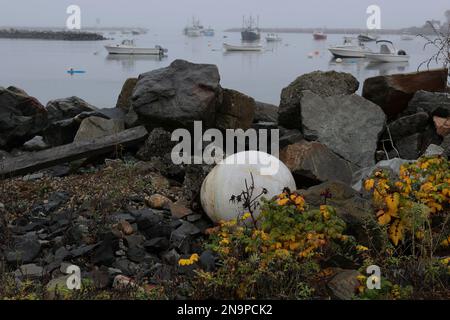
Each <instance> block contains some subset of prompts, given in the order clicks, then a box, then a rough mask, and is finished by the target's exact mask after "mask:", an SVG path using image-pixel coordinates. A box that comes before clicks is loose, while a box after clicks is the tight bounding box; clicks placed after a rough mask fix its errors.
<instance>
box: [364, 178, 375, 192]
mask: <svg viewBox="0 0 450 320" xmlns="http://www.w3.org/2000/svg"><path fill="white" fill-rule="evenodd" d="M374 185H375V180H374V179H368V180H366V182H365V183H364V188H365V189H366V190H367V191H370V190H372V189H373V187H374Z"/></svg>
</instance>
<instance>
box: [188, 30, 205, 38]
mask: <svg viewBox="0 0 450 320" xmlns="http://www.w3.org/2000/svg"><path fill="white" fill-rule="evenodd" d="M186 35H187V36H188V37H200V36H201V35H202V33H201V31H200V30H188V31H187V33H186Z"/></svg>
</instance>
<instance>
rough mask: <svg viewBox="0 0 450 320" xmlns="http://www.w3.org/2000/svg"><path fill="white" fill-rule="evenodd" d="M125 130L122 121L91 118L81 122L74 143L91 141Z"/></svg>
mask: <svg viewBox="0 0 450 320" xmlns="http://www.w3.org/2000/svg"><path fill="white" fill-rule="evenodd" d="M123 130H125V124H124V122H123V121H121V120H113V119H109V120H108V119H104V118H100V117H89V118H86V119H84V120H83V121H82V122H81V125H80V128H79V129H78V131H77V134H76V136H75V139H74V141H89V140H92V139H94V138H100V137H104V136H108V135H112V134H116V133H119V132H121V131H123Z"/></svg>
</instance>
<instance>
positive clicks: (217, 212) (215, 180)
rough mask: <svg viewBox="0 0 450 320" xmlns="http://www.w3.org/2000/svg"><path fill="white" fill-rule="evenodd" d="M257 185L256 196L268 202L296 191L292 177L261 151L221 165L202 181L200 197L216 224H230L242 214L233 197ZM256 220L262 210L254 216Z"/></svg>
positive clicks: (236, 156)
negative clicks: (263, 193)
mask: <svg viewBox="0 0 450 320" xmlns="http://www.w3.org/2000/svg"><path fill="white" fill-rule="evenodd" d="M252 177H253V181H254V187H255V189H254V192H253V196H254V197H255V196H257V195H259V194H261V192H262V191H263V189H266V190H267V194H265V195H264V197H265V198H266V199H271V198H272V197H274V196H276V195H278V194H280V193H282V192H283V190H284V188H289V189H290V190H295V189H296V186H295V180H294V177H293V176H292V173H291V172H290V171H289V169H288V168H287V167H286V165H285V164H284V163H282V162H281V161H280V160H279V159H277V158H276V157H274V156H272V155H270V154H267V153H265V152H261V151H244V152H239V153H236V154H233V155H231V156H229V157H227V158H226V159H225V160H223V161H222V162H220V163H219V164H218V165H217V166H216V167H215V168H214V169H213V170H212V171H211V172H210V173H209V175H208V176H207V177H206V179H205V180H204V181H203V184H202V189H201V193H200V198H201V203H202V207H203V209H204V210H205V212H206V213H207V215H208V216H209V217H210V218H211V220H213V221H214V222H219V221H229V220H232V219H235V218H236V217H238V216H239V215H240V214H242V213H243V210H244V208H243V205H242V203H237V202H232V201H230V199H231V198H232V196H233V195H234V196H237V195H240V194H241V193H242V192H243V191H245V190H246V186H245V183H246V181H247V185H248V187H251V186H252ZM254 215H255V218H256V217H257V216H258V215H259V209H257V210H256V211H255V212H254Z"/></svg>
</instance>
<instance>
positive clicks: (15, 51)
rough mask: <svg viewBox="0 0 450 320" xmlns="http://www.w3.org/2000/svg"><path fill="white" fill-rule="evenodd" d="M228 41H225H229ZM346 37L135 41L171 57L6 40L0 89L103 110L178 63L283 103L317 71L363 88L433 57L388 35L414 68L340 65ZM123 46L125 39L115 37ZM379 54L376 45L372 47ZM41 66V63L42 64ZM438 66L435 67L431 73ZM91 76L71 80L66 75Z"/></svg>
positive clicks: (162, 35)
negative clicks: (142, 78) (336, 49)
mask: <svg viewBox="0 0 450 320" xmlns="http://www.w3.org/2000/svg"><path fill="white" fill-rule="evenodd" d="M225 36H226V38H224V37H225ZM343 36H344V35H333V34H332V35H329V37H328V40H327V41H314V39H313V37H312V35H311V34H288V33H286V34H280V37H282V38H283V40H282V41H281V42H274V43H266V41H264V38H265V34H262V35H261V38H262V41H261V44H262V45H263V46H264V47H265V50H264V51H262V52H223V51H224V50H223V43H224V42H226V43H230V44H240V43H241V34H240V33H239V32H236V33H221V32H219V31H218V32H217V34H216V36H215V37H211V38H204V37H199V38H187V37H185V36H183V35H182V34H181V32H180V30H164V29H156V28H155V30H153V31H152V33H148V34H145V35H139V36H136V37H134V38H135V40H136V45H138V46H142V47H153V46H155V45H161V46H162V47H163V48H167V49H168V50H169V52H168V57H158V56H128V55H111V56H110V55H107V52H106V50H105V49H104V45H105V42H103V41H98V42H97V41H93V42H90V41H88V42H82V41H74V42H72V41H69V42H64V41H39V40H36V41H34V40H33V41H29V40H14V41H11V40H7V39H0V52H1V53H2V54H1V55H2V58H1V59H0V70H1V72H0V86H3V87H7V86H10V85H15V86H17V87H20V88H23V89H24V90H26V91H28V92H29V93H30V94H32V95H34V96H36V97H37V98H38V99H39V100H41V101H43V102H44V103H45V102H46V101H49V100H51V99H54V98H57V97H58V98H62V97H68V96H72V95H76V96H79V97H80V98H83V99H85V100H86V101H88V102H89V103H91V104H93V105H95V106H97V107H109V106H112V105H115V103H116V100H117V95H118V94H119V92H120V90H121V88H122V85H123V82H124V81H125V79H127V78H131V77H137V76H138V75H139V74H142V73H145V72H148V71H151V70H155V69H158V68H162V67H166V66H168V65H169V64H170V63H171V62H172V61H173V60H175V59H185V60H188V61H191V62H194V63H210V64H215V65H217V67H218V69H219V72H220V77H221V85H222V86H223V87H225V88H232V89H236V90H239V91H241V92H243V93H245V94H248V95H250V96H252V97H254V98H255V99H257V100H259V101H264V102H268V103H273V104H276V105H277V104H279V102H280V93H281V91H282V89H283V88H284V87H286V86H287V85H289V83H291V82H292V81H293V80H294V79H296V78H297V77H298V76H300V75H302V74H305V73H308V72H312V71H316V70H322V71H328V70H335V71H338V72H348V73H351V74H353V75H354V76H355V77H356V78H357V79H358V80H359V81H360V83H363V82H364V80H365V79H366V78H368V77H373V76H378V75H380V74H381V75H383V74H388V73H398V72H412V71H416V70H417V67H418V66H419V64H420V63H421V62H423V61H426V60H428V58H429V57H430V56H431V55H432V54H433V49H432V48H431V47H427V48H425V49H424V40H423V39H420V38H418V39H415V40H413V41H402V40H401V39H400V36H386V38H387V40H392V41H393V42H394V43H395V44H396V47H397V48H399V49H403V50H405V51H406V52H407V53H408V54H409V55H410V57H411V59H410V61H409V64H404V63H403V64H398V63H394V64H392V63H384V64H372V63H369V61H367V60H366V59H343V61H342V62H340V63H337V62H336V61H335V60H334V59H332V60H330V59H331V57H332V55H331V53H330V52H329V51H328V49H329V47H330V46H333V45H339V44H342V38H343ZM116 38H117V39H116V40H114V41H111V42H114V43H115V42H119V41H120V40H121V39H120V38H121V37H120V36H119V35H116ZM367 46H368V47H369V48H370V49H372V50H373V51H376V50H377V47H376V45H375V44H368V45H367ZM37 62H38V63H37ZM433 67H435V65H434V64H433V65H431V66H430V68H433ZM70 68H74V69H76V70H86V74H83V75H80V76H77V77H70V76H69V75H67V73H66V70H69V69H70Z"/></svg>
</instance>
